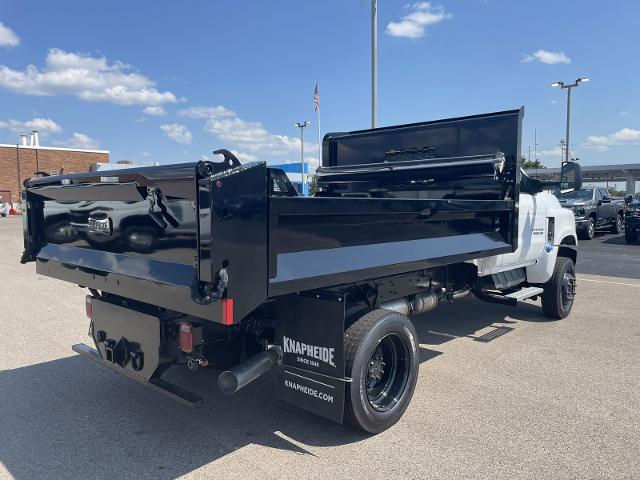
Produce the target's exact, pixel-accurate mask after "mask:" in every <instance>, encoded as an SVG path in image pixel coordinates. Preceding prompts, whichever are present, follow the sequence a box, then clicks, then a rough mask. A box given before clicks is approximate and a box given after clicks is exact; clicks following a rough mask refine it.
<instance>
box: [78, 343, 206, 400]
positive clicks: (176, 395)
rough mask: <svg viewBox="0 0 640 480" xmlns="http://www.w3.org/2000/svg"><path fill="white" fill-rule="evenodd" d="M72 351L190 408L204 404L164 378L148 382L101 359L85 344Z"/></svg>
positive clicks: (198, 397)
mask: <svg viewBox="0 0 640 480" xmlns="http://www.w3.org/2000/svg"><path fill="white" fill-rule="evenodd" d="M71 349H72V350H73V351H74V352H76V353H77V354H79V355H82V356H83V357H85V358H88V359H89V360H93V361H94V362H96V363H99V364H100V365H103V366H105V367H108V368H110V369H111V370H113V371H114V372H118V373H121V374H123V375H125V376H127V377H129V378H131V379H133V380H136V381H138V382H140V383H142V384H143V385H146V386H148V387H151V388H152V389H154V390H156V391H158V392H160V393H163V394H164V395H167V396H168V397H170V398H172V399H174V400H176V401H178V402H180V403H182V404H183V405H187V406H189V407H197V406H199V405H202V404H203V403H204V399H203V398H202V397H200V396H199V395H196V394H195V393H192V392H189V391H188V390H185V389H183V388H181V387H179V386H177V385H174V384H173V383H169V382H167V381H166V380H163V379H162V378H159V377H158V378H152V379H151V380H146V379H145V378H141V377H139V376H137V375H135V374H133V373H131V372H130V371H128V370H126V369H124V368H121V367H120V366H119V365H117V364H114V363H111V362H107V361H105V360H103V359H102V358H100V353H99V352H98V351H97V350H96V349H95V348H91V347H89V346H88V345H85V344H84V343H78V344H76V345H73V346H72V347H71Z"/></svg>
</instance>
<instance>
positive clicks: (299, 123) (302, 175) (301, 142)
mask: <svg viewBox="0 0 640 480" xmlns="http://www.w3.org/2000/svg"><path fill="white" fill-rule="evenodd" d="M310 124H311V122H308V121H306V120H305V121H304V122H296V123H294V124H293V125H294V126H296V127H298V128H299V129H300V167H301V170H300V192H298V193H302V194H303V195H304V127H306V126H307V125H310Z"/></svg>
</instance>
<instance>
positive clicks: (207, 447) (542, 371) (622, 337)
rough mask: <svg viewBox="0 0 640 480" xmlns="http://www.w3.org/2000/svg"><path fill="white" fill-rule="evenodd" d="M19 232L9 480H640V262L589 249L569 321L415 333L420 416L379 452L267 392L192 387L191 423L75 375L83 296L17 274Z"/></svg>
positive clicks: (471, 323)
mask: <svg viewBox="0 0 640 480" xmlns="http://www.w3.org/2000/svg"><path fill="white" fill-rule="evenodd" d="M20 229H21V220H20V219H18V218H6V219H2V218H0V245H1V246H2V249H1V250H0V252H1V253H0V275H1V278H2V288H0V305H1V308H2V316H1V317H0V318H1V320H0V325H1V328H2V330H1V331H2V334H1V335H0V478H17V479H27V478H29V479H31V478H37V479H45V478H109V479H113V478H153V479H171V478H176V477H181V478H242V479H243V480H248V479H252V478H260V479H264V478H292V479H293V478H295V479H299V478H305V479H316V478H318V479H330V478H357V477H359V478H367V479H377V478H380V479H382V478H385V479H387V478H415V479H418V478H420V479H426V478H437V479H447V478H451V479H461V478H487V479H496V478H505V479H516V478H535V479H540V478H558V479H585V478H589V479H600V478H611V479H637V478H640V464H639V462H638V452H639V451H640V360H639V359H640V320H639V318H640V316H639V315H638V312H639V311H640V280H638V279H639V278H640V276H639V275H638V272H640V267H635V268H634V267H633V265H638V263H637V262H638V261H640V260H639V259H638V257H640V246H637V245H631V246H626V245H624V244H623V243H620V242H619V241H618V240H617V237H614V236H611V235H610V236H607V237H606V238H605V237H598V238H597V239H596V240H593V241H592V243H590V244H589V245H588V246H585V247H583V246H582V245H583V244H585V243H586V242H583V244H581V246H580V249H581V253H580V254H579V259H582V249H583V248H584V258H585V262H584V266H583V265H581V264H580V263H579V267H578V271H579V298H578V300H577V301H576V304H575V306H574V310H573V313H572V315H571V316H570V317H569V318H567V319H565V320H562V321H547V320H546V319H545V317H543V316H542V313H541V311H540V309H539V305H538V303H536V302H534V303H527V304H525V305H523V306H521V307H518V308H517V309H511V308H506V307H502V306H495V305H489V304H485V303H481V302H479V301H478V300H475V299H473V298H470V297H467V298H465V299H463V300H461V301H459V302H458V303H455V304H452V305H446V306H444V307H442V308H440V309H438V310H435V311H434V312H430V313H429V314H427V315H425V316H423V317H421V318H418V319H417V320H416V327H417V330H418V333H419V336H420V343H421V350H422V358H421V359H422V363H421V369H420V378H419V380H418V386H417V389H416V392H415V395H414V398H413V402H412V404H411V405H410V407H409V409H408V410H407V412H406V414H405V415H404V417H403V418H402V420H401V421H400V422H399V423H398V424H397V425H396V426H395V427H393V428H391V429H390V430H388V431H386V432H384V433H382V434H380V435H377V436H373V437H369V436H366V435H363V434H361V433H358V432H355V431H353V430H350V429H348V428H346V427H343V426H340V425H335V424H332V423H330V422H328V421H325V420H322V419H319V418H316V417H314V416H312V415H310V414H307V413H306V412H304V411H302V410H299V409H297V408H295V407H291V406H288V405H286V404H284V403H282V402H280V401H278V400H276V399H274V398H273V397H272V395H271V394H270V392H269V380H270V378H268V377H263V378H262V379H260V380H258V381H257V382H256V383H254V384H252V385H250V386H249V387H247V388H246V389H245V390H242V391H241V392H239V393H238V394H236V395H235V396H233V397H225V396H224V395H223V394H221V393H220V392H219V391H218V390H217V386H216V379H217V373H216V372H214V371H207V370H203V369H201V370H199V371H198V372H196V373H194V374H189V375H184V376H182V377H181V379H180V380H175V381H176V382H178V383H181V384H182V385H183V386H185V387H186V388H189V389H192V390H194V391H196V392H198V393H199V394H201V395H202V396H204V397H205V399H206V401H207V403H206V405H205V406H203V407H202V408H199V409H194V410H192V409H188V408H186V407H183V406H181V405H179V404H176V403H174V402H173V401H172V400H170V399H168V398H165V397H164V396H161V395H159V394H157V393H155V392H153V391H151V390H150V389H146V388H145V387H143V386H141V385H139V384H137V383H135V382H132V381H131V380H128V379H127V378H124V377H122V376H120V375H117V374H115V373H113V372H111V371H108V370H106V369H104V368H103V367H100V366H99V365H94V364H90V363H88V362H87V361H86V360H83V359H81V358H79V357H78V356H76V355H75V354H73V352H72V351H71V349H70V346H71V344H73V343H78V342H85V341H87V340H88V338H87V320H86V317H85V313H84V296H85V294H86V291H84V290H83V289H80V288H78V287H77V286H74V285H71V284H66V283H63V282H60V281H57V280H53V279H49V278H45V277H37V276H36V275H35V273H34V270H35V267H34V266H33V264H29V265H20V264H19V263H18V259H19V256H20V253H21V251H22V236H21V232H20ZM609 240H612V241H611V242H610V241H609ZM602 252H606V255H605V254H604V253H602ZM620 252H624V253H623V254H621V253H620ZM629 252H633V253H629ZM599 259H601V260H599ZM631 262H636V263H635V264H633V263H632V267H629V264H630V263H631ZM598 273H599V274H598ZM605 274H606V275H608V276H605ZM497 329H499V330H497ZM496 331H498V332H499V333H502V335H499V336H495V335H492V332H496ZM491 338H493V339H491ZM489 339H491V340H489Z"/></svg>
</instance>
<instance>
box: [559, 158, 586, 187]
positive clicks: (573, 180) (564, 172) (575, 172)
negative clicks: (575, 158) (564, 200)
mask: <svg viewBox="0 0 640 480" xmlns="http://www.w3.org/2000/svg"><path fill="white" fill-rule="evenodd" d="M581 187H582V168H581V167H580V164H578V163H576V162H563V163H562V168H561V169H560V191H562V192H565V191H571V190H579V189H580V188H581Z"/></svg>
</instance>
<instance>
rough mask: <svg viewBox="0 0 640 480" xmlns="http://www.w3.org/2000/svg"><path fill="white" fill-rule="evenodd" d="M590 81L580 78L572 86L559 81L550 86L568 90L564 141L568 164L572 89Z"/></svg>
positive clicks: (565, 159)
mask: <svg viewBox="0 0 640 480" xmlns="http://www.w3.org/2000/svg"><path fill="white" fill-rule="evenodd" d="M588 81H589V79H588V78H586V77H580V78H578V79H577V80H576V81H575V82H574V83H571V84H566V83H564V82H561V81H558V82H553V83H552V84H550V86H552V87H560V88H562V89H566V90H567V130H566V133H565V140H564V144H565V155H564V161H565V162H568V161H569V150H570V148H569V126H570V123H571V89H572V88H574V87H577V86H579V85H580V84H581V83H584V82H588Z"/></svg>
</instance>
